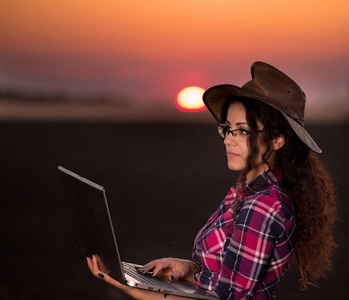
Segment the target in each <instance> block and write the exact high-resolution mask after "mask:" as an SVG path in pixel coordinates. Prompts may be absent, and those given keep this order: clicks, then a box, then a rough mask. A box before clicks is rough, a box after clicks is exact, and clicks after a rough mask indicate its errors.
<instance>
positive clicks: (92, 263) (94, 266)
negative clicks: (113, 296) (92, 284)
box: [86, 255, 139, 299]
mask: <svg viewBox="0 0 349 300" xmlns="http://www.w3.org/2000/svg"><path fill="white" fill-rule="evenodd" d="M86 260H87V265H88V267H89V269H90V271H91V272H92V274H93V275H94V276H95V277H97V278H99V279H102V280H104V281H105V282H107V283H109V284H111V285H113V286H115V287H116V288H118V289H120V290H122V291H123V292H125V293H126V294H129V295H130V296H132V297H133V298H136V299H139V298H138V297H139V295H138V292H139V290H138V289H134V288H132V287H129V286H127V285H124V284H122V283H120V282H119V281H116V280H115V279H114V278H112V277H110V276H109V275H107V274H105V273H103V272H102V271H101V270H100V269H99V266H98V263H97V258H96V257H95V256H94V255H93V256H92V259H91V258H89V257H86Z"/></svg>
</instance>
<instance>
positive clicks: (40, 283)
mask: <svg viewBox="0 0 349 300" xmlns="http://www.w3.org/2000/svg"><path fill="white" fill-rule="evenodd" d="M308 128H309V131H310V132H311V133H312V135H313V136H314V138H315V140H316V141H318V143H319V145H320V146H321V147H322V149H323V150H324V154H322V155H321V158H322V160H323V162H324V164H325V165H326V166H327V168H328V170H329V172H330V174H331V175H332V177H333V179H334V182H335V184H336V186H337V190H338V192H337V193H338V203H339V210H340V217H341V221H339V222H338V223H337V226H336V241H337V243H338V248H337V250H336V253H335V259H334V264H335V268H334V272H332V273H329V274H328V280H327V281H323V282H321V288H319V289H316V288H311V289H310V290H309V291H307V292H300V290H299V285H298V283H297V279H298V278H299V274H298V272H297V270H295V269H292V268H291V269H290V270H289V271H288V272H287V273H286V276H285V279H284V282H283V283H282V285H281V286H280V288H279V290H278V293H277V299H284V300H287V299H297V300H301V299H307V300H308V299H348V298H349V292H348V288H347V286H348V284H347V270H348V268H349V261H348V255H347V253H348V250H347V249H348V244H349V241H348V239H349V236H348V228H349V221H348V218H347V215H348V213H349V204H348V202H347V199H346V197H345V196H344V192H345V186H346V183H347V182H346V181H347V178H348V175H347V168H348V167H349V159H348V155H347V149H348V146H349V141H348V139H347V136H348V135H347V132H348V130H349V124H341V125H332V126H328V125H326V126H322V127H321V126H310V127H308ZM0 133H1V139H2V142H1V153H0V155H1V160H0V164H1V173H0V174H1V189H0V201H1V202H0V229H1V235H0V253H1V257H0V266H1V272H0V299H36V300H38V299H129V298H128V297H126V296H124V295H123V294H121V293H119V292H118V291H117V290H116V289H114V288H112V287H109V286H107V285H106V284H104V283H103V282H102V281H100V280H97V279H95V278H94V277H92V275H91V274H90V273H89V271H88V269H87V267H86V264H85V263H84V262H83V261H81V260H80V259H79V257H78V254H77V251H76V249H75V244H74V241H73V237H72V231H71V227H70V224H69V220H68V217H67V210H66V206H65V203H64V201H63V199H62V190H61V186H60V182H59V177H58V171H57V166H58V165H63V166H65V167H67V168H69V169H71V170H73V171H75V172H77V173H79V174H80V175H83V176H85V177H87V178H89V179H91V180H93V181H95V182H97V183H99V184H100V185H103V186H105V187H106V189H107V195H108V198H109V202H110V203H109V205H110V208H111V212H112V215H113V219H114V223H115V224H114V225H115V227H116V232H117V235H118V239H119V244H120V245H119V246H120V248H121V253H122V255H123V259H124V260H132V261H133V262H137V263H145V262H147V261H149V260H151V259H155V258H159V257H165V256H174V257H182V258H190V254H191V248H192V242H193V240H194V237H195V235H196V233H197V231H198V230H199V229H200V227H201V226H202V225H203V224H204V223H205V221H206V219H207V218H208V217H209V215H210V214H211V213H212V212H213V211H214V210H215V209H216V208H217V207H218V205H219V204H220V202H221V200H222V199H223V197H224V196H225V194H226V192H227V191H228V189H229V187H230V186H231V185H233V184H234V183H235V181H236V179H237V178H236V174H233V173H231V172H229V171H228V170H227V168H226V161H225V156H224V152H223V148H222V145H221V143H220V140H219V138H218V135H217V134H216V129H215V126H214V125H185V124H181V125H175V124H164V123H162V124H161V123H159V124H146V123H144V124H142V123H141V124H129V125H128V124H126V123H125V124H115V123H108V124H107V123H105V124H103V123H96V124H92V123H69V124H68V123H62V124H59V123H47V122H46V123H11V122H7V123H2V124H0Z"/></svg>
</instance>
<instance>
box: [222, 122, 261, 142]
mask: <svg viewBox="0 0 349 300" xmlns="http://www.w3.org/2000/svg"><path fill="white" fill-rule="evenodd" d="M262 131H263V130H256V132H262ZM250 132H251V131H249V130H247V129H243V128H239V129H233V130H232V129H231V127H230V126H229V125H227V124H219V125H218V133H219V135H220V136H221V137H222V139H226V138H227V136H228V135H229V133H231V134H232V136H233V137H234V138H235V139H236V140H237V141H239V142H246V141H247V136H248V135H249V134H250Z"/></svg>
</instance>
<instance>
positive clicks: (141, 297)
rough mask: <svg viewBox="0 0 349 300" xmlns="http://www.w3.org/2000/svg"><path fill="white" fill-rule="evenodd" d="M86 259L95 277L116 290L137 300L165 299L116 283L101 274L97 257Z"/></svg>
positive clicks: (172, 297) (173, 298)
mask: <svg viewBox="0 0 349 300" xmlns="http://www.w3.org/2000/svg"><path fill="white" fill-rule="evenodd" d="M86 259H87V264H88V267H89V269H90V270H91V272H92V274H93V275H94V276H95V277H97V278H100V279H102V280H104V281H105V282H107V283H109V284H111V285H113V286H115V287H116V288H118V289H120V290H121V291H123V292H124V293H126V294H128V295H130V296H131V297H133V298H134V299H137V300H163V299H165V298H164V294H162V293H157V292H152V291H147V290H142V289H138V288H134V287H130V286H127V285H124V284H122V283H120V282H118V281H116V280H115V279H114V278H112V277H110V276H109V275H107V274H105V273H103V272H101V270H100V269H99V266H98V263H97V259H96V257H95V256H93V257H92V259H91V258H89V257H87V258H86ZM159 272H160V270H159V271H158V273H159ZM167 299H168V300H183V297H179V296H175V295H168V296H167ZM185 299H188V300H195V299H193V298H185Z"/></svg>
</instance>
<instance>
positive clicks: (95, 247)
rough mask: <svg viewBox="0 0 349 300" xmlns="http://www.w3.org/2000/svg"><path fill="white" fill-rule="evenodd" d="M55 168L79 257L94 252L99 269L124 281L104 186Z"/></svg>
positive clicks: (61, 168)
mask: <svg viewBox="0 0 349 300" xmlns="http://www.w3.org/2000/svg"><path fill="white" fill-rule="evenodd" d="M58 169H59V171H60V173H61V179H62V184H63V186H64V190H65V195H66V200H67V204H68V208H69V215H70V219H71V223H72V227H73V231H74V236H75V241H76V244H77V248H78V250H79V253H80V255H81V257H82V259H84V260H86V257H92V255H95V256H96V257H97V260H98V265H99V267H100V269H101V271H102V272H104V273H106V274H109V275H110V276H111V277H113V278H115V279H116V280H118V281H119V282H122V283H124V274H123V271H122V267H121V260H120V255H119V252H118V248H117V244H116V239H115V234H114V229H113V225H112V221H111V217H110V213H109V208H108V203H107V199H106V195H105V190H104V188H103V187H102V186H99V185H97V184H95V183H93V182H91V181H89V180H87V179H85V178H83V177H81V176H79V175H77V174H75V173H73V172H71V171H69V170H67V169H65V168H63V167H61V166H60V167H58Z"/></svg>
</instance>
